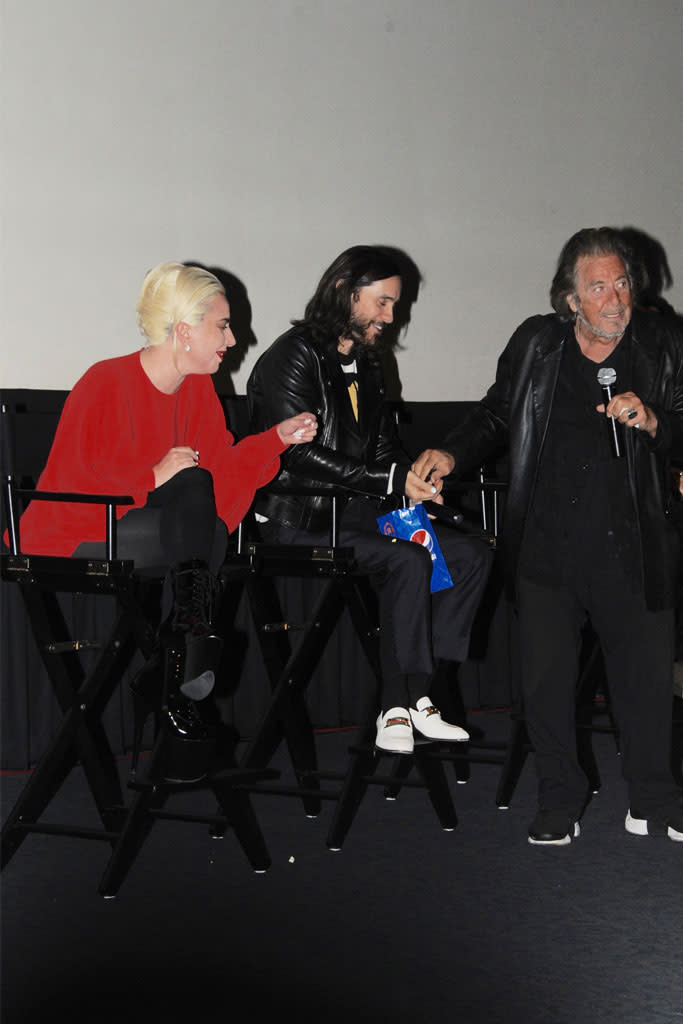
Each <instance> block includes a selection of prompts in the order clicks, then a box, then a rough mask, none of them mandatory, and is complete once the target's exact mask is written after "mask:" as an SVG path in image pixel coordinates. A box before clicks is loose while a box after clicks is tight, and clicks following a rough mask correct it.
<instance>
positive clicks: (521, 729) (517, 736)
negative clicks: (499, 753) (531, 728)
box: [496, 719, 531, 810]
mask: <svg viewBox="0 0 683 1024" xmlns="http://www.w3.org/2000/svg"><path fill="white" fill-rule="evenodd" d="M530 749H531V745H530V743H529V737H528V735H527V731H526V725H525V724H524V722H523V720H522V719H517V720H516V721H515V722H514V724H513V726H512V735H511V737H510V742H509V743H508V748H507V753H506V754H505V760H504V762H503V770H502V772H501V775H500V780H499V782H498V789H497V791H496V806H497V807H499V808H500V809H501V810H506V809H507V808H508V807H509V806H510V800H511V799H512V794H513V793H514V791H515V788H516V786H517V783H518V782H519V777H520V775H521V774H522V768H523V767H524V762H525V761H526V759H527V755H528V753H529V751H530Z"/></svg>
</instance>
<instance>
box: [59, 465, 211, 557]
mask: <svg viewBox="0 0 683 1024" xmlns="http://www.w3.org/2000/svg"><path fill="white" fill-rule="evenodd" d="M116 530H117V542H118V552H117V553H118V557H119V558H124V559H125V558H129V559H132V560H133V561H134V562H135V564H136V566H137V567H138V568H140V569H143V568H169V567H171V566H174V565H178V563H180V562H189V561H191V560H192V559H199V560H201V561H203V562H206V563H207V564H208V565H209V568H210V569H211V570H212V571H213V572H214V573H215V572H217V571H218V569H219V568H220V567H221V565H222V564H223V560H224V558H225V551H226V547H227V540H228V531H227V528H226V526H225V523H224V522H223V520H222V519H219V518H218V517H217V515H216V501H215V498H214V493H213V479H212V477H211V474H210V473H209V472H208V471H207V470H205V469H201V468H200V467H198V466H195V467H191V468H188V469H183V470H181V471H180V472H179V473H176V474H175V476H172V477H171V479H170V480H167V481H166V483H165V484H162V485H161V486H160V487H157V488H155V489H154V490H153V491H150V492H149V494H148V495H147V502H146V504H145V505H144V506H143V507H142V508H135V509H132V510H131V511H130V512H127V513H126V515H125V516H123V517H122V518H121V519H119V521H118V523H117V526H116ZM104 552H105V545H104V544H93V543H83V544H80V545H79V546H78V548H76V550H75V551H74V554H75V555H78V556H80V557H85V558H88V557H90V558H103V557H104Z"/></svg>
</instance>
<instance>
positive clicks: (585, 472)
mask: <svg viewBox="0 0 683 1024" xmlns="http://www.w3.org/2000/svg"><path fill="white" fill-rule="evenodd" d="M569 330H570V333H569V336H568V338H567V341H566V344H565V347H564V351H563V354H562V359H561V363H560V371H559V374H558V379H557V386H556V390H555V394H554V397H553V404H552V410H551V413H550V420H549V423H548V429H547V433H546V437H545V441H544V443H543V447H542V450H541V457H540V461H539V467H538V474H537V478H536V484H535V488H534V492H533V498H532V502H531V509H530V512H529V515H528V517H527V522H526V527H525V534H524V541H523V544H522V551H521V560H520V572H521V574H522V575H523V576H525V577H526V578H528V579H532V580H535V581H536V582H539V583H544V584H546V585H551V586H559V585H568V584H571V582H572V581H573V580H574V579H576V577H577V574H585V572H586V570H589V571H590V570H594V569H598V570H600V571H608V570H609V568H610V567H613V568H615V567H619V568H620V570H621V571H622V572H625V573H626V574H627V575H628V576H629V577H630V578H631V579H633V581H634V585H635V586H636V587H638V586H639V584H640V578H639V566H640V557H639V547H638V532H637V529H636V521H635V509H634V504H633V500H632V497H631V494H630V490H629V485H628V476H627V472H626V458H625V456H624V455H622V457H621V458H617V457H616V456H615V455H614V454H613V450H612V446H611V439H610V431H611V423H610V421H609V420H608V419H607V418H606V417H605V416H604V415H602V414H601V413H598V412H596V408H595V407H596V406H597V405H599V404H600V403H601V402H603V401H604V397H603V392H602V388H601V387H600V385H599V384H598V377H597V375H598V370H599V369H600V368H601V367H602V366H610V367H612V368H613V369H614V370H615V371H616V375H617V376H616V382H615V384H614V385H613V386H612V394H619V393H620V392H623V391H629V390H630V388H631V333H630V328H627V330H626V332H625V334H624V336H623V337H622V339H621V341H620V342H619V344H618V345H617V347H616V348H615V349H614V351H613V352H611V353H610V355H609V356H608V357H607V358H606V359H605V360H604V361H603V362H602V363H595V362H593V360H591V359H588V358H587V357H586V356H584V354H583V352H582V351H581V349H580V347H579V344H578V342H577V341H576V338H575V336H574V332H573V330H571V328H570V329H569ZM623 429H624V428H623V427H621V425H620V424H617V430H618V431H619V432H623ZM620 444H621V450H622V452H623V451H624V443H623V433H620Z"/></svg>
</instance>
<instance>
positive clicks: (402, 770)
mask: <svg viewBox="0 0 683 1024" xmlns="http://www.w3.org/2000/svg"><path fill="white" fill-rule="evenodd" d="M412 767H413V759H412V758H411V757H397V758H396V761H395V764H394V770H393V772H392V773H391V775H392V781H391V782H390V783H389V784H388V785H387V786H385V787H384V799H385V800H395V799H396V798H397V797H398V794H399V793H400V792H401V788H402V786H403V783H404V782H405V780H406V779H407V778H408V776H409V775H410V772H411V770H412Z"/></svg>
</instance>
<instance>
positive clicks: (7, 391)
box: [0, 388, 69, 487]
mask: <svg viewBox="0 0 683 1024" xmlns="http://www.w3.org/2000/svg"><path fill="white" fill-rule="evenodd" d="M68 394H69V392H68V391H39V390H32V389H30V388H3V389H2V390H0V426H1V436H2V447H1V453H0V460H1V461H0V471H1V472H2V475H3V479H4V478H5V477H6V476H7V475H8V474H11V475H12V476H13V477H14V478H15V481H16V484H17V486H19V487H35V485H36V483H37V481H38V477H39V476H40V474H41V472H42V470H43V467H44V466H45V463H46V462H47V457H48V455H49V453H50V448H51V447H52V441H53V438H54V436H55V431H56V429H57V424H58V423H59V417H60V416H61V414H62V409H63V407H64V403H65V401H66V399H67V395H68Z"/></svg>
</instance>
